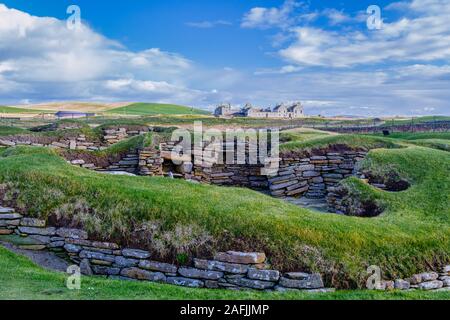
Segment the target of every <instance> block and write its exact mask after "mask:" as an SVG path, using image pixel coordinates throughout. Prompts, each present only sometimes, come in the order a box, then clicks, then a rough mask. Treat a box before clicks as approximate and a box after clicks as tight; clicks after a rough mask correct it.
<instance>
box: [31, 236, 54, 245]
mask: <svg viewBox="0 0 450 320" xmlns="http://www.w3.org/2000/svg"><path fill="white" fill-rule="evenodd" d="M30 239H33V240H36V241H38V242H40V244H48V243H50V237H49V236H40V235H32V236H30Z"/></svg>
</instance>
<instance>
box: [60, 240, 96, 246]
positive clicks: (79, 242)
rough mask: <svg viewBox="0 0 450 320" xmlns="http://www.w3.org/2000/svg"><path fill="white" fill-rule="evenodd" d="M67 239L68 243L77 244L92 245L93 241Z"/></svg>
mask: <svg viewBox="0 0 450 320" xmlns="http://www.w3.org/2000/svg"><path fill="white" fill-rule="evenodd" d="M65 241H66V243H70V244H75V245H78V246H85V247H92V241H89V240H82V239H72V238H67V239H65Z"/></svg>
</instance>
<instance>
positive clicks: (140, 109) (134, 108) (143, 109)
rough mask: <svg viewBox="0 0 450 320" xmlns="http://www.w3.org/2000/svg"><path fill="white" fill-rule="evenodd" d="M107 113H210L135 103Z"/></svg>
mask: <svg viewBox="0 0 450 320" xmlns="http://www.w3.org/2000/svg"><path fill="white" fill-rule="evenodd" d="M107 113H112V114H122V115H136V116H146V115H168V114H171V115H175V114H176V115H208V114H209V112H208V111H204V110H200V109H194V108H190V107H185V106H179V105H175V104H159V103H133V104H130V105H129V106H125V107H120V108H115V109H111V110H108V111H107Z"/></svg>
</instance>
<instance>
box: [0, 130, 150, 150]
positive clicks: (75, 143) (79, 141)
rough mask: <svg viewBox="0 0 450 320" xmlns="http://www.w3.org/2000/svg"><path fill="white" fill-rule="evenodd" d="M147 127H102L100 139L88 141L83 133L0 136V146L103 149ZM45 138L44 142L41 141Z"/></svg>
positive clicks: (142, 131)
mask: <svg viewBox="0 0 450 320" xmlns="http://www.w3.org/2000/svg"><path fill="white" fill-rule="evenodd" d="M151 130H152V128H151V127H149V128H147V130H142V128H141V130H128V129H127V128H113V129H104V130H103V137H102V138H101V140H102V141H89V139H88V138H87V137H86V135H84V134H78V135H74V136H69V137H66V138H62V139H61V138H58V137H51V136H46V137H34V136H30V135H16V136H7V137H1V138H0V146H5V147H14V146H35V147H50V148H59V149H68V150H89V151H97V150H104V149H106V148H107V147H108V146H110V145H112V144H115V143H117V142H120V141H122V140H125V139H128V138H131V137H134V136H138V135H142V134H145V133H148V132H149V131H151ZM43 140H45V141H46V142H45V143H42V141H43Z"/></svg>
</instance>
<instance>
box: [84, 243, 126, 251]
mask: <svg viewBox="0 0 450 320" xmlns="http://www.w3.org/2000/svg"><path fill="white" fill-rule="evenodd" d="M90 247H94V248H98V249H109V250H117V249H119V245H118V244H117V243H110V242H99V241H93V242H92V243H91V244H90Z"/></svg>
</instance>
